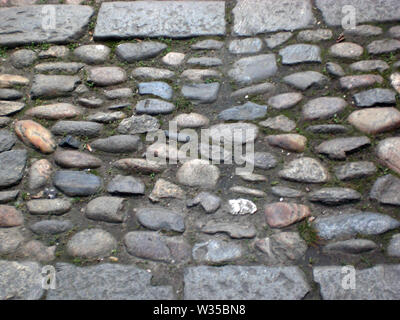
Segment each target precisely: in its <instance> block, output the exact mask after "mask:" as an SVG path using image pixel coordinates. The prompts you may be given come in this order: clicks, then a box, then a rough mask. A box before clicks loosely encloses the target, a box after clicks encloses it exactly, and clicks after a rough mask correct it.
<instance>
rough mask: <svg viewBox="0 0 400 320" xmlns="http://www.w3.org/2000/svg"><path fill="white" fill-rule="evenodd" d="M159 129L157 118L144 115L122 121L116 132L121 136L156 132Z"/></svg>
mask: <svg viewBox="0 0 400 320" xmlns="http://www.w3.org/2000/svg"><path fill="white" fill-rule="evenodd" d="M159 127H160V123H159V121H158V120H157V118H154V117H152V116H149V115H146V114H144V115H142V116H132V117H130V118H128V119H124V120H122V121H121V122H120V124H119V126H118V132H119V133H121V134H137V133H146V132H154V131H157V130H158V129H159Z"/></svg>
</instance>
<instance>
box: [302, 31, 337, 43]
mask: <svg viewBox="0 0 400 320" xmlns="http://www.w3.org/2000/svg"><path fill="white" fill-rule="evenodd" d="M332 37H333V32H332V31H331V30H329V29H317V30H304V31H300V32H299V33H298V35H297V41H300V42H316V43H318V42H321V41H327V40H330V39H332Z"/></svg>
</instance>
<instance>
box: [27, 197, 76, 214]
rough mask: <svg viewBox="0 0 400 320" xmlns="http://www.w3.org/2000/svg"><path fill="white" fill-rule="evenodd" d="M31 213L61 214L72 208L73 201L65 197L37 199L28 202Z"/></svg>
mask: <svg viewBox="0 0 400 320" xmlns="http://www.w3.org/2000/svg"><path fill="white" fill-rule="evenodd" d="M26 206H27V208H28V211H29V213H30V214H33V215H41V214H46V215H47V214H49V215H50V214H51V215H61V214H63V213H66V212H68V211H69V210H71V207H72V205H71V202H69V201H68V200H63V199H36V200H29V201H28V202H26Z"/></svg>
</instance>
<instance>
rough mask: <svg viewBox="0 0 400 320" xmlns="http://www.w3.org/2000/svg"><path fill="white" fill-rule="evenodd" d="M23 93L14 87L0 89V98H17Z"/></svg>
mask: <svg viewBox="0 0 400 320" xmlns="http://www.w3.org/2000/svg"><path fill="white" fill-rule="evenodd" d="M22 96H23V94H22V93H21V92H20V91H18V90H14V89H0V100H18V99H21V98H22Z"/></svg>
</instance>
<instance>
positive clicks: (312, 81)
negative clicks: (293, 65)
mask: <svg viewBox="0 0 400 320" xmlns="http://www.w3.org/2000/svg"><path fill="white" fill-rule="evenodd" d="M283 82H284V83H286V84H288V85H290V86H292V87H295V88H297V89H300V90H307V89H309V88H311V87H315V88H322V87H323V86H324V85H325V84H326V83H327V82H328V78H327V77H325V76H324V75H323V74H321V73H319V72H315V71H304V72H297V73H293V74H290V75H288V76H286V77H284V78H283Z"/></svg>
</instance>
